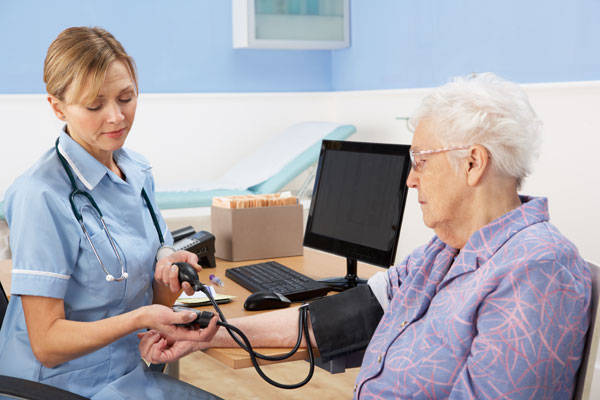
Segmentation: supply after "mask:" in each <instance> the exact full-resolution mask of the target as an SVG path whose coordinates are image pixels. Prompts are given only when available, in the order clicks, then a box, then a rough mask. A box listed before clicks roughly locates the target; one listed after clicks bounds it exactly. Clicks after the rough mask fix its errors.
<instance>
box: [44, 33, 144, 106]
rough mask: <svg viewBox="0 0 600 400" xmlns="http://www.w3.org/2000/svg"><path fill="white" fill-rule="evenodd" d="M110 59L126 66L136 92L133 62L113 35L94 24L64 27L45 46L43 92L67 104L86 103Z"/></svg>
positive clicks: (95, 92)
mask: <svg viewBox="0 0 600 400" xmlns="http://www.w3.org/2000/svg"><path fill="white" fill-rule="evenodd" d="M113 61H122V62H123V64H124V65H125V66H126V67H127V69H128V70H129V74H130V75H131V79H132V80H133V82H134V84H135V90H136V93H137V92H138V83H137V76H136V70H135V63H134V61H133V59H132V58H131V57H130V56H129V55H128V54H127V52H125V49H124V48H123V46H122V45H121V43H119V41H118V40H117V39H115V37H114V36H113V35H111V34H110V33H109V32H107V31H106V30H104V29H102V28H97V27H94V28H89V27H73V28H67V29H65V30H64V31H62V32H61V33H60V34H59V35H58V36H57V38H56V39H55V40H54V41H53V42H52V43H51V44H50V47H49V48H48V53H47V54H46V60H45V61H44V83H45V84H46V91H47V92H48V94H51V95H53V96H54V97H56V98H57V99H59V100H61V101H64V102H67V103H78V104H83V105H90V104H92V103H93V102H94V100H95V99H96V97H97V96H98V93H99V92H100V89H101V88H102V85H103V83H104V78H105V77H106V71H107V70H108V67H109V65H110V64H111V63H112V62H113ZM88 84H89V87H87V85H88ZM71 86H72V87H73V91H72V96H71V98H69V99H66V98H65V93H66V92H67V90H68V89H69V88H70V87H71ZM84 91H86V93H85V95H84Z"/></svg>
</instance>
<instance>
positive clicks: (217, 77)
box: [0, 0, 600, 93]
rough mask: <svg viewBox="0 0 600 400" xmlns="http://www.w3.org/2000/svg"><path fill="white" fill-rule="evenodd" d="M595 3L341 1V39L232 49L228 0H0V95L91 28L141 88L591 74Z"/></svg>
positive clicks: (599, 8) (359, 85)
mask: <svg viewBox="0 0 600 400" xmlns="http://www.w3.org/2000/svg"><path fill="white" fill-rule="evenodd" d="M599 17H600V0H484V1H482V0H351V47H350V48H348V49H343V50H337V51H275V50H234V49H233V48H232V45H231V1H230V0H176V1H167V0H126V1H122V0H104V1H91V0H54V1H43V0H37V1H36V0H0V38H2V39H0V77H1V78H0V93H44V92H45V90H44V85H43V82H42V68H43V60H44V56H45V53H46V49H47V47H48V45H49V44H50V42H51V41H52V40H53V39H54V38H55V37H56V35H57V34H58V33H59V32H60V31H61V30H63V29H64V28H66V27H69V26H75V25H90V26H94V25H96V26H102V27H104V28H106V29H108V30H109V31H111V32H112V33H113V34H114V35H115V36H116V37H117V38H118V39H119V40H120V41H121V42H122V43H123V45H124V46H125V48H126V49H127V50H128V52H129V53H130V54H131V55H132V56H133V57H134V58H135V60H136V62H137V65H138V70H139V74H140V86H141V90H142V92H154V93H165V92H166V93H169V92H269V91H328V90H357V89H391V88H406V87H428V86H435V85H438V84H441V83H443V82H445V81H447V79H448V77H450V76H455V75H464V74H467V73H470V72H475V71H494V72H496V73H498V74H499V75H501V76H504V77H505V78H507V79H511V80H514V81H517V82H555V81H578V80H598V79H600V23H598V19H599Z"/></svg>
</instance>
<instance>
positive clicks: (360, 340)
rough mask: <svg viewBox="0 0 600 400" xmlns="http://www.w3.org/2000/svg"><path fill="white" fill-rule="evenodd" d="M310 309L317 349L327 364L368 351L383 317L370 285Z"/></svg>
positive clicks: (326, 300)
mask: <svg viewBox="0 0 600 400" xmlns="http://www.w3.org/2000/svg"><path fill="white" fill-rule="evenodd" d="M308 307H309V310H310V321H311V323H312V328H313V332H314V334H315V339H316V340H317V347H318V348H319V353H320V354H321V358H322V359H323V360H325V361H327V360H329V359H332V358H336V357H340V356H342V355H345V354H349V353H352V352H355V351H358V350H363V349H365V348H366V347H367V345H368V344H369V341H370V340H371V337H372V336H373V333H374V332H375V329H376V328H377V325H378V324H379V320H380V319H381V317H382V316H383V309H382V308H381V305H380V304H379V302H378V301H377V298H376V297H375V295H373V292H371V289H370V288H369V285H360V286H358V287H355V288H352V289H349V290H346V291H344V292H341V293H339V294H336V295H335V296H328V297H324V298H322V299H319V300H316V301H314V302H312V303H310V304H309V306H308Z"/></svg>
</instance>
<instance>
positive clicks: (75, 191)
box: [54, 138, 175, 282]
mask: <svg viewBox="0 0 600 400" xmlns="http://www.w3.org/2000/svg"><path fill="white" fill-rule="evenodd" d="M58 141H59V138H57V139H56V143H55V144H54V147H55V148H56V153H57V154H58V159H59V160H60V163H61V164H62V166H63V168H64V169H65V171H66V172H67V175H68V176H69V180H70V181H71V189H72V190H71V193H70V194H69V203H70V204H71V209H72V210H73V214H74V215H75V218H76V219H77V222H79V225H80V226H81V229H82V230H83V233H84V235H85V237H86V239H87V241H88V243H89V244H90V246H91V247H92V251H93V252H94V255H95V256H96V259H97V260H98V263H99V264H100V266H101V267H102V269H103V270H104V273H105V274H106V280H107V281H108V282H113V281H115V282H121V281H122V280H125V279H127V277H128V276H129V274H127V272H125V265H124V264H123V260H121V256H120V255H119V252H118V251H117V246H116V245H115V241H114V240H113V238H112V235H111V234H110V232H109V231H108V227H107V226H106V223H105V222H104V217H103V216H102V212H101V211H100V207H98V204H96V201H95V200H94V198H93V197H92V195H91V194H89V193H88V192H86V191H83V190H81V189H79V187H78V186H77V183H76V182H75V177H74V176H73V172H72V171H71V168H70V167H69V164H68V163H67V160H66V159H65V157H64V156H63V155H62V154H61V152H60V150H59V147H58ZM80 195H81V196H83V197H85V198H86V199H87V200H88V201H89V202H90V204H91V205H92V207H93V208H94V210H95V211H96V212H97V213H98V218H99V219H100V223H101V224H102V230H103V231H104V233H105V234H106V237H107V238H108V241H109V242H110V245H111V247H112V249H113V251H114V253H115V255H116V257H117V260H119V264H121V276H120V277H118V278H115V277H114V276H113V275H112V274H111V273H110V272H108V270H107V269H106V266H104V263H103V262H102V260H101V259H100V255H99V254H98V251H97V250H96V246H94V243H92V239H91V238H90V235H89V234H88V231H87V229H86V228H85V224H84V223H83V216H82V215H81V212H79V210H77V207H76V206H75V197H77V196H80ZM142 197H143V198H144V201H145V202H146V205H147V206H148V211H149V212H150V216H151V217H152V222H153V223H154V227H155V228H156V233H157V234H158V241H159V242H160V247H159V249H158V250H157V252H156V259H157V260H158V259H160V258H162V257H164V256H166V255H168V254H169V253H172V252H174V251H175V250H174V249H173V248H172V247H171V246H165V240H164V238H163V235H162V232H161V230H160V225H159V224H158V218H156V213H155V212H154V208H153V207H152V204H151V203H150V199H149V198H148V194H147V193H146V190H145V189H144V188H142Z"/></svg>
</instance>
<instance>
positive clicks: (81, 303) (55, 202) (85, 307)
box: [0, 131, 195, 398]
mask: <svg viewBox="0 0 600 400" xmlns="http://www.w3.org/2000/svg"><path fill="white" fill-rule="evenodd" d="M59 148H60V150H61V154H62V155H63V156H64V157H65V158H66V160H67V162H68V163H69V165H70V167H71V169H72V171H73V173H74V175H75V176H76V181H77V185H78V186H79V188H80V189H84V190H86V191H88V192H89V193H90V194H91V195H92V196H93V197H94V199H95V201H96V203H97V204H98V207H99V208H100V210H101V212H102V214H103V215H104V220H105V221H106V224H107V226H108V229H109V231H110V233H111V235H112V237H113V239H114V241H115V244H116V247H117V250H118V252H119V254H120V256H121V259H122V261H123V263H124V265H125V271H126V272H127V273H128V274H129V278H128V279H126V280H123V281H121V282H116V281H114V282H107V281H106V274H105V273H104V271H103V270H102V268H101V266H100V264H99V263H98V260H97V259H96V257H95V255H94V253H93V251H92V249H91V246H90V245H89V243H88V241H87V240H86V238H85V236H84V234H83V231H82V229H81V227H80V225H79V223H78V222H77V220H76V218H75V216H74V215H73V212H72V210H71V206H70V204H69V194H70V192H71V190H72V189H71V184H70V182H69V179H68V176H67V174H66V172H65V170H64V168H63V167H62V165H61V163H60V161H59V158H58V155H57V153H56V150H55V149H54V148H52V149H51V150H49V151H48V152H46V153H45V154H44V156H43V157H42V158H41V159H40V160H39V161H38V162H37V163H36V164H35V165H34V166H33V167H32V168H31V169H29V170H28V171H27V172H25V173H24V174H23V175H22V176H20V177H19V178H18V179H17V180H16V181H15V182H14V183H13V185H12V186H11V187H10V189H9V190H8V192H7V193H6V197H5V200H6V201H5V207H6V208H5V209H6V219H7V221H8V224H9V227H10V244H11V250H12V254H13V256H12V257H13V258H12V261H13V271H12V286H11V294H12V297H11V300H10V303H9V306H8V310H7V313H6V316H5V318H4V323H3V325H2V330H1V331H0V374H2V375H10V376H16V377H20V378H25V379H29V380H34V381H39V382H43V383H46V384H49V385H53V386H58V387H60V388H63V389H66V390H69V391H73V392H76V393H79V394H81V395H83V396H86V397H94V396H96V397H97V398H101V397H104V396H103V395H102V393H105V394H106V393H108V394H107V395H106V396H105V397H107V398H110V397H113V398H114V397H119V396H118V395H117V393H121V394H122V395H123V397H127V394H123V393H124V392H123V390H126V391H129V392H131V393H135V394H136V395H137V396H136V397H138V396H141V397H144V395H142V393H145V391H146V390H148V388H150V387H152V385H153V383H152V382H148V379H150V380H152V378H148V376H146V375H148V374H147V373H146V372H145V371H146V368H145V366H144V365H143V364H141V363H140V360H141V356H140V353H139V350H138V343H139V340H138V339H137V337H136V335H135V333H132V334H130V335H128V336H126V337H123V338H121V339H119V340H117V341H115V342H114V343H111V344H110V345H108V346H105V347H103V348H101V349H99V350H97V351H95V352H93V353H91V354H88V355H85V356H82V357H79V358H76V359H74V360H71V361H68V362H65V363H63V364H61V365H59V366H57V367H55V368H46V367H44V366H43V365H42V364H41V363H40V362H39V361H38V360H37V359H36V358H35V356H34V355H33V353H32V351H31V346H30V343H29V337H28V334H27V326H26V324H25V319H24V315H23V307H22V303H21V298H20V295H32V296H45V297H53V298H58V299H63V300H64V304H65V315H66V318H67V319H69V320H74V321H96V320H100V319H103V318H108V317H111V316H115V315H119V314H122V313H125V312H128V311H131V310H134V309H136V308H139V307H142V306H144V305H148V304H150V303H151V302H152V280H153V269H154V257H155V255H156V250H157V249H158V247H159V245H160V244H159V239H158V234H157V232H156V228H155V226H154V224H153V222H152V218H151V216H150V212H149V210H148V207H147V205H146V203H145V201H144V199H143V197H142V195H141V192H142V188H145V189H146V192H147V193H148V195H149V197H150V200H151V201H152V206H153V207H154V210H156V211H158V207H157V206H156V203H155V201H154V181H153V177H152V174H151V171H150V170H151V167H150V165H149V164H148V162H147V161H146V160H145V159H144V158H143V157H142V156H140V155H139V154H137V153H134V152H132V151H129V150H125V149H120V150H118V151H115V152H114V158H115V161H116V162H117V164H118V166H119V168H120V169H121V171H122V172H123V173H124V175H125V177H126V180H125V181H124V180H122V179H121V178H119V177H118V176H117V175H116V174H114V173H113V172H112V171H110V170H109V169H108V168H106V167H105V166H104V165H103V164H101V163H100V162H98V161H97V160H96V159H95V158H94V157H92V156H91V155H90V154H89V153H88V152H87V151H85V150H84V149H83V148H82V147H81V146H80V145H79V144H78V143H77V142H75V141H74V140H73V139H71V137H69V135H67V134H66V133H65V132H64V131H62V132H61V133H60V142H59ZM76 203H77V208H78V209H80V210H81V213H82V215H83V220H84V223H85V226H86V228H87V230H88V233H89V235H90V237H91V240H92V242H93V243H94V245H95V246H96V249H97V250H98V252H99V255H100V258H101V260H102V261H103V262H104V265H105V266H106V268H107V269H108V271H109V272H110V273H111V274H112V275H114V276H115V277H119V276H120V275H121V266H120V264H119V262H118V260H117V258H116V256H115V254H114V251H113V249H112V247H111V246H110V243H109V241H108V239H107V237H106V234H105V233H104V231H103V230H102V227H101V225H100V222H99V219H98V218H97V217H96V215H95V211H94V210H93V208H92V207H91V206H89V203H88V202H87V200H85V198H84V197H83V196H77V197H76ZM157 217H158V221H159V225H160V228H161V230H162V233H163V236H164V238H165V241H166V243H167V244H171V243H172V242H173V238H172V236H171V234H170V233H169V231H168V229H167V226H166V224H165V222H164V220H163V218H162V216H161V215H160V213H158V212H157ZM127 377H131V379H129V378H127ZM161 379H162V378H161ZM173 381H174V382H176V383H180V382H178V381H175V380H173ZM111 386H113V387H111ZM190 387H191V386H190ZM124 388H125V389H124ZM194 389H195V388H194ZM156 394H157V393H154V394H153V395H152V396H151V397H153V398H155V397H156V396H155V395H156ZM171 394H174V393H171ZM158 397H159V398H160V396H158Z"/></svg>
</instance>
